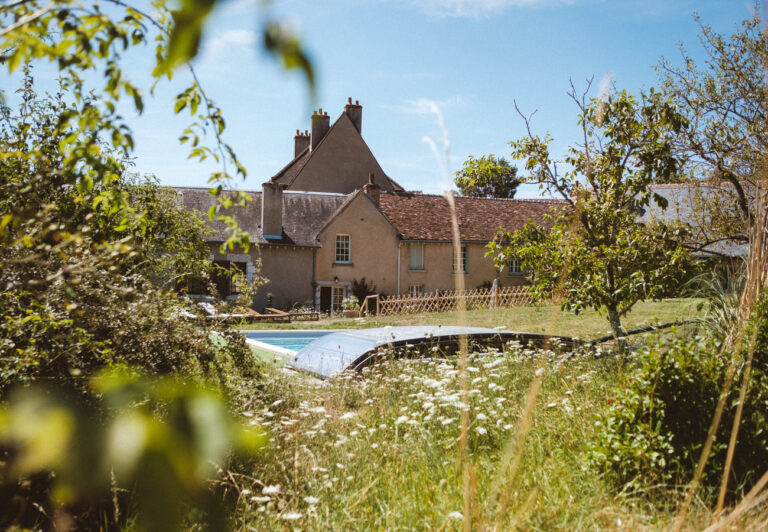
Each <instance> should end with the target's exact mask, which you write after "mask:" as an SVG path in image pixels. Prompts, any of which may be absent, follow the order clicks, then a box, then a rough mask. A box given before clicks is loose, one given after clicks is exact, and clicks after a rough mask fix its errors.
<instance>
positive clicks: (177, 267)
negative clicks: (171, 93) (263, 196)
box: [0, 0, 314, 530]
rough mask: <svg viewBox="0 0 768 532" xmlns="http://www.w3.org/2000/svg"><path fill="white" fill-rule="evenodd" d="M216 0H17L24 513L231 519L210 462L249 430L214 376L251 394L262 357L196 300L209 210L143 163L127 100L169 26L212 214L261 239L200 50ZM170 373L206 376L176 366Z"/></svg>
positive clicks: (238, 392) (0, 29) (230, 235)
mask: <svg viewBox="0 0 768 532" xmlns="http://www.w3.org/2000/svg"><path fill="white" fill-rule="evenodd" d="M215 3H216V2H215V0H209V1H203V2H199V1H182V2H181V3H180V5H179V8H178V9H177V10H176V11H170V10H169V9H167V8H166V6H165V3H164V2H162V1H158V2H154V3H153V4H152V13H151V14H148V13H146V12H144V11H142V9H143V8H144V7H145V4H141V5H132V4H131V3H126V2H123V1H118V0H105V1H101V2H99V1H94V2H80V1H76V0H58V1H56V2H41V1H38V0H23V1H20V2H11V3H8V4H6V5H4V6H2V7H0V67H2V68H3V69H7V72H8V73H9V74H10V73H14V72H18V71H19V70H20V69H22V70H23V71H24V76H23V80H24V82H23V86H22V87H21V88H20V89H19V91H17V95H15V96H14V97H13V100H14V101H16V100H18V101H19V106H18V108H17V109H16V108H14V109H11V108H10V107H9V106H7V105H5V102H6V101H10V100H11V99H10V98H6V96H7V95H6V94H5V93H4V92H0V104H2V108H1V109H0V111H1V116H0V286H2V293H1V294H0V316H2V317H1V318H0V401H2V404H3V405H7V408H4V409H3V410H2V418H3V419H2V422H3V423H2V424H3V429H2V430H3V432H2V437H3V442H4V443H3V445H4V446H5V447H3V449H2V457H0V462H2V471H0V482H1V483H2V487H1V488H0V489H2V496H0V500H1V501H2V505H3V511H2V512H0V519H2V520H3V526H4V527H19V526H20V527H37V528H56V529H69V528H72V527H76V528H84V529H95V528H101V527H105V526H106V527H110V526H111V525H112V524H116V525H118V526H122V525H123V524H125V523H128V525H129V526H130V525H131V524H132V523H133V521H134V520H135V525H136V526H138V527H140V528H145V529H155V530H167V529H169V528H174V527H178V526H180V524H181V523H182V521H181V518H182V514H184V513H185V512H186V511H187V509H189V508H190V507H198V508H201V509H202V510H203V514H204V515H202V516H200V517H199V518H194V519H192V521H194V522H201V523H203V524H206V523H207V524H208V526H209V528H214V529H218V528H220V526H219V525H222V524H223V523H224V521H223V514H222V511H223V510H222V509H221V508H219V505H218V504H217V502H218V503H220V502H221V501H222V496H221V494H220V493H219V494H214V492H213V491H211V489H210V486H208V485H207V482H208V480H210V479H211V478H213V477H212V474H211V473H212V471H211V469H210V464H211V462H212V461H213V462H219V463H221V464H222V465H223V461H224V460H225V458H226V454H227V452H228V451H227V449H228V448H229V447H230V446H234V447H238V446H239V447H241V448H246V447H249V446H248V445H245V443H246V441H245V440H244V439H243V438H242V434H241V432H240V429H239V428H238V427H237V426H236V425H235V424H234V423H233V422H232V421H231V418H229V416H228V414H227V412H226V409H227V407H226V405H225V403H223V402H221V400H220V399H218V398H215V397H214V396H213V395H211V394H210V393H209V392H205V391H204V389H203V388H204V387H205V386H215V387H217V388H219V389H220V390H221V391H222V392H224V393H225V395H226V396H227V397H228V398H229V399H234V400H236V401H237V400H242V398H243V396H244V395H246V392H245V391H244V390H248V393H252V389H253V382H252V381H253V380H254V379H257V378H258V377H259V368H258V366H257V365H256V363H255V361H254V359H253V357H252V355H251V353H250V350H249V349H248V348H247V346H246V344H245V341H244V339H243V338H242V336H241V335H238V334H235V333H230V332H228V331H226V330H218V329H221V327H220V324H219V323H217V322H215V321H212V320H205V319H199V320H194V313H192V312H190V310H193V309H194V307H190V306H189V304H188V303H187V302H186V301H185V300H183V299H182V298H179V297H178V295H177V294H176V293H175V292H174V291H173V290H174V289H175V288H176V287H178V286H184V285H186V284H188V282H189V281H193V280H195V279H203V280H205V279H206V278H208V277H209V276H210V268H211V265H210V264H209V260H208V258H209V256H210V249H209V248H208V246H207V245H206V243H205V241H204V234H205V232H206V231H207V229H206V223H205V221H204V220H201V219H199V218H198V217H196V216H195V215H193V214H192V213H190V212H188V211H186V210H185V209H183V208H182V206H181V205H180V204H179V202H178V200H177V198H176V196H175V194H174V193H173V192H172V191H170V190H167V189H164V188H162V187H160V186H158V184H157V183H156V182H153V181H152V180H141V179H137V178H135V177H131V175H130V173H129V169H130V166H131V157H132V155H133V148H134V139H133V135H132V132H131V129H130V127H129V125H128V123H127V122H126V120H125V119H124V116H125V115H127V114H130V112H131V110H135V111H136V112H137V113H139V114H140V113H141V112H142V111H143V109H144V97H145V94H146V92H147V91H150V90H151V89H153V88H154V85H152V86H148V87H143V86H140V85H137V84H136V83H134V82H133V81H132V80H131V79H130V78H129V77H128V76H127V75H126V72H125V71H124V70H123V64H124V61H125V60H126V59H125V57H126V55H127V54H128V53H129V52H131V51H132V49H134V48H138V47H141V46H144V45H147V44H150V43H151V42H154V43H155V47H154V54H155V66H154V69H153V72H152V74H153V80H152V82H153V83H154V84H156V83H159V82H160V81H161V80H162V78H167V79H171V77H172V76H173V73H174V69H175V68H177V67H183V68H186V69H187V70H188V71H189V73H190V77H189V79H190V82H189V85H188V86H187V87H185V88H183V89H182V90H181V91H180V92H179V93H178V95H177V96H176V98H175V101H174V103H173V109H174V111H175V112H176V113H177V114H181V113H188V114H189V117H190V120H191V123H190V124H189V126H188V127H187V128H185V129H184V130H183V131H182V133H181V135H180V139H179V140H180V142H181V143H183V144H186V145H187V146H188V147H189V157H190V158H191V159H194V160H198V161H203V160H207V159H211V160H214V161H215V162H216V163H217V164H218V170H217V171H215V172H214V173H213V174H212V175H211V176H210V178H209V183H210V184H211V187H212V190H211V193H212V194H213V195H214V196H216V197H217V203H216V205H214V206H213V207H212V208H211V209H210V211H209V212H208V217H209V220H216V221H219V222H222V223H223V224H225V226H226V233H225V240H226V242H225V244H224V245H223V246H222V248H228V249H232V248H235V247H238V248H239V249H242V250H244V251H246V252H247V250H248V247H249V245H250V236H249V235H248V234H247V233H244V232H243V231H241V230H240V229H239V228H238V227H237V224H236V222H235V220H234V217H233V216H232V215H231V211H230V210H229V209H232V208H238V206H242V205H244V204H245V203H246V202H247V201H249V197H248V196H247V195H245V194H241V193H238V192H237V191H232V190H230V186H229V182H230V180H231V178H232V177H236V176H240V177H242V178H245V176H246V170H245V168H244V167H243V166H242V164H241V163H240V162H239V160H238V159H237V156H236V154H235V152H234V150H233V149H232V148H231V147H230V146H229V145H228V144H227V143H226V142H225V141H224V138H223V135H224V132H225V129H226V124H225V121H224V119H223V116H222V113H221V110H220V109H219V108H218V107H217V106H216V104H215V103H214V102H213V101H212V100H211V98H210V97H209V96H208V95H207V93H206V92H205V91H204V90H203V88H202V86H201V84H200V83H199V80H198V78H197V75H196V72H195V71H194V69H193V68H192V66H191V65H190V64H189V60H190V59H192V58H193V57H194V56H195V55H196V54H197V51H198V44H199V42H200V39H201V35H202V32H203V29H204V24H205V20H206V17H207V15H208V14H209V13H210V12H211V10H212V8H213V7H214V5H215ZM262 12H263V13H264V14H266V11H265V10H262ZM264 19H265V20H264V21H263V24H264V27H265V28H268V29H269V32H268V33H269V39H268V42H266V43H265V46H266V48H267V50H268V51H269V52H270V53H272V54H273V55H274V56H276V57H277V58H278V59H281V60H282V61H283V62H284V64H285V66H286V67H288V68H299V69H301V70H302V71H303V72H304V73H305V75H306V78H307V80H308V82H309V86H310V89H311V90H312V91H314V77H313V72H312V68H311V63H310V62H309V60H308V58H307V56H306V54H305V52H304V50H303V48H302V46H301V43H300V41H299V40H298V39H297V38H296V37H295V36H293V35H292V34H290V33H289V32H288V31H287V30H286V29H284V28H283V27H282V26H281V25H279V24H277V23H276V22H275V21H273V20H271V19H269V18H268V17H266V16H265V17H264ZM37 62H44V63H45V62H47V63H49V64H51V65H52V66H53V67H54V68H55V69H56V70H57V71H58V79H59V87H60V91H59V92H58V93H57V94H55V95H52V96H47V95H46V96H44V97H39V96H38V95H37V94H35V91H34V84H33V76H32V73H33V71H34V70H33V68H34V64H35V63H37ZM14 107H16V106H15V104H14ZM118 109H119V110H120V111H119V112H118ZM228 211H229V212H228ZM258 280H259V279H258V278H257V282H258ZM236 282H237V283H238V284H239V285H242V284H244V283H245V281H244V279H237V280H236ZM246 284H247V283H246ZM240 291H241V293H243V294H249V293H251V292H250V291H249V287H247V286H245V287H243V286H241V290H240ZM106 370H121V371H124V372H128V374H130V375H132V377H130V378H125V377H120V378H118V377H104V376H103V373H102V372H103V371H106ZM162 375H169V376H174V375H176V376H177V375H184V377H185V378H187V379H190V383H189V384H184V385H182V384H179V383H177V382H172V381H168V380H164V379H163V380H156V379H157V377H158V376H162ZM97 376H99V377H97ZM169 378H170V377H169ZM14 388H15V389H14ZM110 494H111V495H110ZM6 504H7V505H6ZM107 507H108V508H110V510H109V511H106V510H105V508H107ZM6 510H7V511H6Z"/></svg>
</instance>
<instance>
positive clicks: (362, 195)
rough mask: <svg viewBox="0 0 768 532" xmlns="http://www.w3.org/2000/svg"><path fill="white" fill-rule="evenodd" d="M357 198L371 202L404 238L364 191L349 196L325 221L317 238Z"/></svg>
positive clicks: (399, 235)
mask: <svg viewBox="0 0 768 532" xmlns="http://www.w3.org/2000/svg"><path fill="white" fill-rule="evenodd" d="M357 198H361V199H362V200H365V201H369V202H370V203H371V205H372V206H373V207H374V208H375V209H376V210H377V211H378V212H379V214H381V217H382V218H384V220H385V221H386V222H387V223H388V224H389V225H390V226H391V227H392V230H393V231H394V232H395V234H396V235H397V236H398V237H402V235H401V234H400V232H399V231H398V229H397V227H395V224H393V223H392V220H390V219H389V218H387V215H386V214H384V212H383V211H382V210H381V206H380V205H379V204H377V203H376V202H375V201H373V200H372V199H371V197H370V196H369V195H368V194H366V193H365V192H364V191H363V190H356V191H355V192H353V193H352V194H350V195H349V196H347V200H346V201H345V202H344V203H342V204H341V205H340V206H339V208H338V209H336V212H334V213H333V214H332V215H331V216H330V218H328V219H327V220H326V221H325V223H324V224H323V225H322V226H321V227H320V229H318V231H317V236H320V235H321V234H322V232H323V231H325V230H326V229H327V228H328V226H329V225H331V223H333V221H334V220H335V219H336V218H337V217H338V216H340V215H341V214H342V213H343V212H344V211H346V210H347V207H349V206H350V205H352V203H353V202H354V201H355V200H356V199H357Z"/></svg>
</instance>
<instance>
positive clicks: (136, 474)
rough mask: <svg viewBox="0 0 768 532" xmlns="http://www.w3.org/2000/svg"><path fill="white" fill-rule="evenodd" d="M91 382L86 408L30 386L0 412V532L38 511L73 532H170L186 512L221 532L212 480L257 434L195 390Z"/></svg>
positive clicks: (142, 381)
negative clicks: (98, 529)
mask: <svg viewBox="0 0 768 532" xmlns="http://www.w3.org/2000/svg"><path fill="white" fill-rule="evenodd" d="M90 385H91V387H92V388H93V391H94V392H95V394H96V395H98V397H99V401H98V403H97V404H94V405H87V406H86V405H83V403H82V402H81V401H80V400H79V399H78V398H77V397H72V396H71V395H69V394H67V393H66V392H62V393H54V392H52V391H51V389H50V388H41V387H39V386H36V387H31V388H26V389H21V390H19V391H18V392H17V393H15V394H14V395H13V397H12V398H11V400H10V404H9V407H8V408H7V410H5V411H2V412H0V442H1V443H2V445H3V446H4V448H5V453H4V454H5V455H6V458H7V457H10V460H3V462H2V466H1V467H0V481H1V482H2V484H0V494H2V495H5V496H6V497H7V498H5V501H6V502H5V503H4V504H3V506H4V507H5V508H4V511H3V512H2V514H1V515H2V517H0V526H3V527H8V526H12V525H16V526H22V527H31V526H34V525H35V524H42V521H43V520H42V519H41V514H42V515H47V516H53V521H54V523H62V522H69V524H70V526H71V527H73V528H91V527H93V526H94V524H95V523H100V526H105V525H106V526H107V527H109V526H123V525H124V524H125V523H126V520H129V519H130V520H131V521H132V523H133V524H134V526H135V527H136V528H137V529H139V530H178V529H181V528H182V524H183V523H184V522H185V520H186V519H187V514H188V513H189V511H190V509H192V508H194V509H196V514H195V520H196V521H198V522H199V523H200V524H204V525H206V526H208V527H209V528H211V529H213V530H221V529H223V528H226V527H227V524H228V523H227V521H228V515H226V514H225V513H224V511H223V508H222V507H221V496H222V494H221V493H217V490H216V489H215V486H213V485H212V484H211V482H212V481H213V480H214V479H215V478H216V477H217V475H218V474H219V471H220V468H222V467H225V466H226V461H227V460H228V457H229V455H230V453H231V452H232V451H236V452H246V453H248V452H253V451H255V450H256V449H258V447H260V446H261V445H262V444H263V443H264V440H265V435H264V434H263V433H261V432H259V431H258V430H257V429H256V428H252V429H247V428H245V427H243V426H241V425H240V424H239V423H238V422H236V421H235V420H234V419H233V418H232V416H231V415H230V413H229V412H228V410H227V406H226V404H225V403H224V401H223V400H222V399H221V398H220V397H219V396H218V395H217V394H216V393H215V392H213V391H211V390H206V389H205V388H203V387H201V386H199V385H198V384H191V383H190V384H183V383H181V382H179V381H175V380H170V379H156V378H155V379H146V378H138V377H136V376H130V375H128V374H116V373H112V374H101V375H99V376H97V377H95V378H93V379H92V380H91V381H90ZM14 479H18V480H16V482H14ZM14 492H16V493H17V495H16V496H15V497H14V496H13V494H14ZM45 492H50V494H51V497H50V500H47V498H46V497H45V496H44V495H45ZM129 494H130V495H129ZM83 508H89V510H88V511H83Z"/></svg>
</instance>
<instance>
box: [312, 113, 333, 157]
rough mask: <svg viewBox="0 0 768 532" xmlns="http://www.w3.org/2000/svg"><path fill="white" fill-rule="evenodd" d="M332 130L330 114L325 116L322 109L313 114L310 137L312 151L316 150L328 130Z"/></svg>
mask: <svg viewBox="0 0 768 532" xmlns="http://www.w3.org/2000/svg"><path fill="white" fill-rule="evenodd" d="M330 128H331V118H330V117H329V116H328V113H325V114H323V110H322V109H318V110H317V111H315V112H314V113H312V136H311V137H310V148H309V149H310V150H314V149H315V148H316V147H317V145H318V144H320V141H321V140H323V137H324V136H325V134H326V133H328V130H329V129H330Z"/></svg>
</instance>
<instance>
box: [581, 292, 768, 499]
mask: <svg viewBox="0 0 768 532" xmlns="http://www.w3.org/2000/svg"><path fill="white" fill-rule="evenodd" d="M755 333H756V334H755ZM753 334H754V335H755V345H754V361H753V371H752V375H751V378H750V383H749V391H748V394H747V396H746V400H745V404H744V414H743V419H742V422H741V425H740V429H739V437H738V441H737V447H736V452H735V455H734V462H733V467H732V471H731V481H730V483H729V485H730V486H731V488H732V490H735V491H737V492H738V491H741V490H744V489H748V488H749V487H751V485H752V484H754V482H756V480H757V479H758V478H759V475H761V474H762V473H763V470H764V468H765V464H766V463H768V298H766V297H764V298H762V300H760V301H759V302H758V304H757V305H756V306H755V309H754V311H753V315H752V318H751V320H750V323H749V326H748V327H747V330H746V332H745V342H744V346H743V348H742V352H741V353H738V354H737V355H735V356H738V357H739V360H738V361H737V363H738V367H737V371H736V375H735V380H734V383H736V384H735V385H734V387H733V389H732V390H731V392H730V394H729V396H728V398H727V402H726V410H725V412H724V413H723V419H722V422H721V423H720V427H719V429H718V432H717V434H716V438H715V441H714V445H713V448H712V454H711V455H710V458H709V461H708V462H707V467H706V469H705V471H704V475H703V477H702V482H703V484H704V485H705V486H717V485H718V484H719V482H720V479H721V475H722V471H723V466H724V463H725V456H726V450H727V446H728V441H729V438H730V432H731V427H732V425H733V421H734V416H735V411H736V406H737V401H738V394H739V389H738V384H739V383H740V382H741V379H742V377H743V372H744V363H743V362H744V360H745V357H746V353H747V352H748V350H749V349H750V348H751V341H752V336H753ZM730 357H731V353H722V350H721V349H720V348H719V346H718V345H717V344H716V343H715V342H714V341H712V340H702V339H697V340H689V341H679V342H676V343H673V344H671V345H661V346H655V347H652V348H649V349H647V350H646V351H645V352H643V353H641V354H640V355H639V357H638V366H637V368H636V370H635V371H632V372H628V373H627V374H626V376H625V378H624V379H623V381H622V382H620V383H619V386H618V387H617V388H616V395H615V397H612V398H610V401H611V402H612V404H611V406H610V407H609V409H608V411H607V413H606V415H605V416H604V417H603V419H602V420H601V421H600V422H599V423H600V429H601V430H598V432H597V439H596V441H595V442H593V443H592V444H591V446H590V457H591V460H592V462H593V463H594V464H595V465H597V466H598V467H599V468H601V469H602V470H604V471H605V472H606V473H607V474H608V476H609V477H610V478H612V479H613V480H614V481H615V482H616V483H619V484H630V485H632V486H633V487H637V488H640V487H647V486H652V485H657V484H659V483H660V484H664V485H682V484H685V483H687V482H689V481H690V480H691V478H692V474H693V471H694V470H695V469H696V464H697V461H698V459H699V455H700V453H701V449H702V447H703V445H704V443H705V441H706V438H707V432H708V430H709V428H710V424H711V422H712V417H713V414H714V412H715V407H716V405H717V401H718V397H719V395H720V393H721V390H722V387H723V383H724V381H725V375H726V372H727V371H728V366H729V364H731V360H730ZM732 494H733V491H732Z"/></svg>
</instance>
